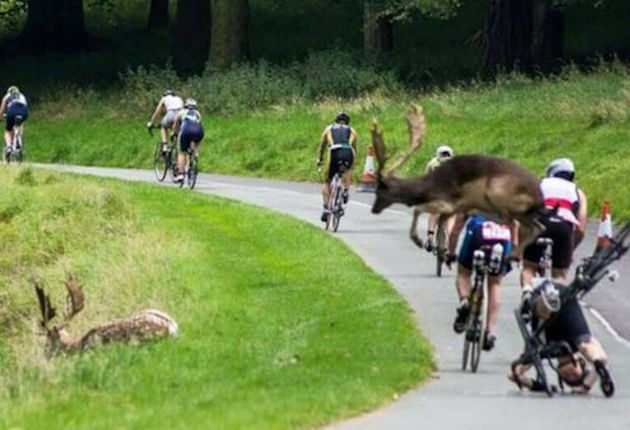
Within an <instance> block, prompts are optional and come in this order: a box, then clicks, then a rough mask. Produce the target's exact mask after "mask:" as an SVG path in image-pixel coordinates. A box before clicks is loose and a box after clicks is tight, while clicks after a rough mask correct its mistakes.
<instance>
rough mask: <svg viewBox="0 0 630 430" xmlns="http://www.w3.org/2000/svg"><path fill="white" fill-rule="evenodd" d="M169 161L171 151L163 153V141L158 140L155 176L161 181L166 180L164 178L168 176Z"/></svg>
mask: <svg viewBox="0 0 630 430" xmlns="http://www.w3.org/2000/svg"><path fill="white" fill-rule="evenodd" d="M169 161H170V157H169V152H168V151H167V152H166V153H163V152H162V143H161V142H158V143H157V145H156V146H155V154H153V169H154V170H155V178H156V179H157V180H158V181H159V182H162V181H164V178H166V172H168V164H169Z"/></svg>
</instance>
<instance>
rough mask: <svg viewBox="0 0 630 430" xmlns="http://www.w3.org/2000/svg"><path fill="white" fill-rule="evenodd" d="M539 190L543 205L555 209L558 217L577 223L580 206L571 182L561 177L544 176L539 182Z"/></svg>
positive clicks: (577, 195) (578, 197) (574, 187)
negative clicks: (543, 201)
mask: <svg viewBox="0 0 630 430" xmlns="http://www.w3.org/2000/svg"><path fill="white" fill-rule="evenodd" d="M540 190H541V192H542V194H543V198H544V200H545V207H547V208H549V209H556V210H557V216H558V217H559V218H560V219H562V220H564V221H566V222H569V223H571V224H575V225H578V224H579V221H578V219H577V216H576V215H577V214H578V211H579V208H580V196H579V194H578V191H577V186H576V185H575V184H574V183H573V182H571V181H567V180H566V179H562V178H545V179H543V180H542V181H541V182H540Z"/></svg>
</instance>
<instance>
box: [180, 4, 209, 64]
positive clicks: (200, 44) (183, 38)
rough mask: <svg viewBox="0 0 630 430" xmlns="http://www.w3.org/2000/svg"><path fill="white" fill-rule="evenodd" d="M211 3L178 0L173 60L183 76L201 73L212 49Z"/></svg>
mask: <svg viewBox="0 0 630 430" xmlns="http://www.w3.org/2000/svg"><path fill="white" fill-rule="evenodd" d="M209 27H210V2H209V1H208V0H178V1H177V23H176V26H175V41H174V45H173V50H172V52H173V59H174V62H175V68H176V69H177V71H178V72H179V73H180V74H182V75H190V74H194V73H199V72H201V71H202V70H203V68H204V66H205V64H206V60H207V59H208V50H209V47H210V32H209V31H208V28H209Z"/></svg>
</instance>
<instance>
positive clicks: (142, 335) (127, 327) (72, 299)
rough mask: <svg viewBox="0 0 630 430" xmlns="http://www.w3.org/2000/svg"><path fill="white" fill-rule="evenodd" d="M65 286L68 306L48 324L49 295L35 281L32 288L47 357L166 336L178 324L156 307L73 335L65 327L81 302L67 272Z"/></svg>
mask: <svg viewBox="0 0 630 430" xmlns="http://www.w3.org/2000/svg"><path fill="white" fill-rule="evenodd" d="M65 284H66V288H67V290H68V310H67V313H66V314H65V315H64V318H63V322H62V323H61V324H58V325H55V326H53V327H52V328H49V323H50V321H51V320H52V319H53V318H55V316H56V314H57V312H56V309H55V308H54V307H53V306H52V305H51V304H50V297H49V296H48V295H47V294H45V292H44V289H43V288H42V287H41V286H40V285H39V284H38V283H37V282H35V292H36V293H37V299H38V301H39V307H40V310H41V313H42V320H41V321H40V325H41V327H42V328H43V329H44V330H45V331H46V337H47V339H46V348H45V356H46V358H47V359H50V358H51V357H53V356H54V355H56V354H58V353H60V352H66V353H72V352H79V351H85V350H87V349H89V348H94V347H97V346H100V345H104V344H107V343H111V342H122V343H139V342H145V341H150V340H156V339H161V338H166V337H175V336H177V334H178V330H179V329H178V326H177V323H176V322H175V320H173V318H171V317H170V316H168V315H167V314H165V313H164V312H161V311H157V310H152V309H148V310H143V311H140V312H138V313H136V314H134V315H132V316H130V317H129V318H126V319H121V320H114V321H109V322H107V323H105V324H102V325H99V326H98V327H95V328H93V329H91V330H89V331H88V332H87V333H85V334H84V335H83V336H80V337H74V336H72V335H70V334H69V333H68V332H67V331H66V329H65V328H66V327H67V325H68V324H69V323H70V321H72V319H73V318H74V316H75V315H77V314H78V313H79V312H80V311H81V310H82V309H83V307H84V305H85V295H84V293H83V287H82V286H81V284H80V283H79V281H78V279H77V278H76V277H74V276H73V275H69V276H68V279H67V280H66V282H65Z"/></svg>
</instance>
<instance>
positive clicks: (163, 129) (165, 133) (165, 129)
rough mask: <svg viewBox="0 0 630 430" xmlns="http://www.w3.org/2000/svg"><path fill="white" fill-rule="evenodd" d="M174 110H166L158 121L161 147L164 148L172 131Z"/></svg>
mask: <svg viewBox="0 0 630 430" xmlns="http://www.w3.org/2000/svg"><path fill="white" fill-rule="evenodd" d="M175 115H176V112H175V111H168V112H166V114H165V115H164V117H163V118H162V121H160V137H161V139H162V149H163V150H166V145H167V144H168V142H169V139H170V137H171V134H172V132H173V130H172V129H173V122H174V121H175Z"/></svg>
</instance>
